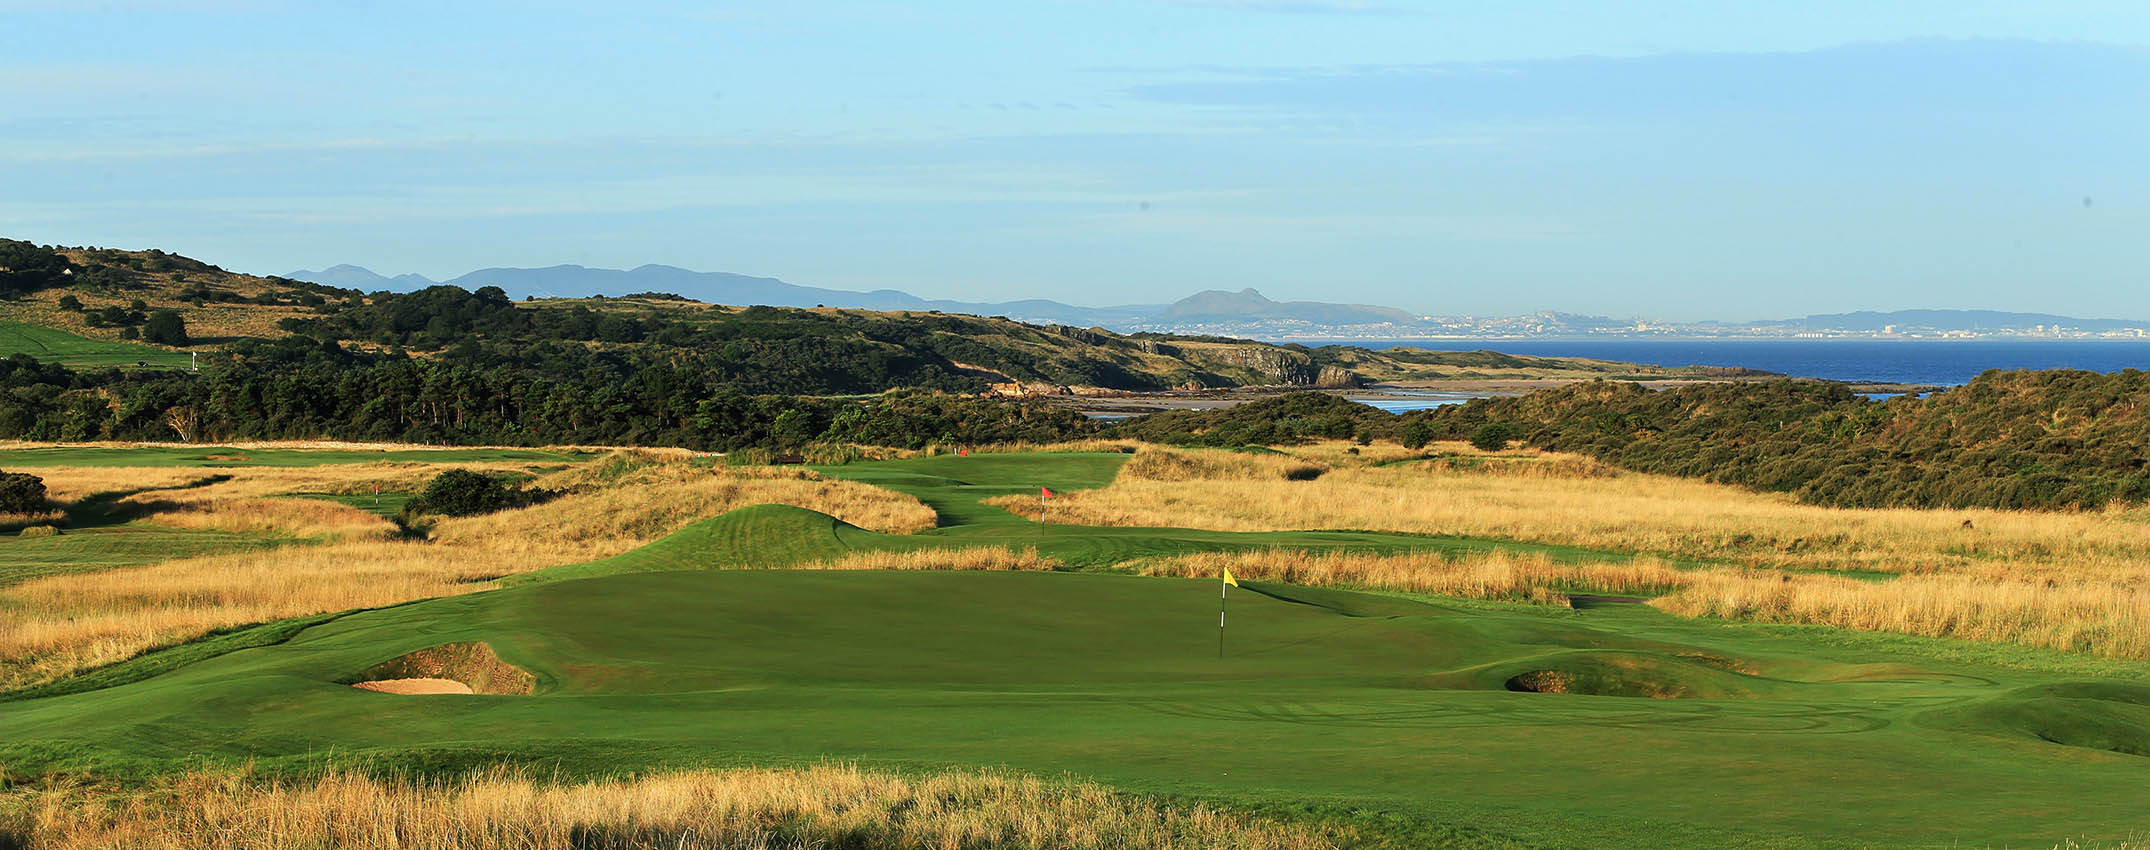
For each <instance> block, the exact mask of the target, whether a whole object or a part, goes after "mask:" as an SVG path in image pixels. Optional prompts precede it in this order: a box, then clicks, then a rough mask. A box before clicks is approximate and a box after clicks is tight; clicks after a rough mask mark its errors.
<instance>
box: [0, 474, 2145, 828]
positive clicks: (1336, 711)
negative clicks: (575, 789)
mask: <svg viewBox="0 0 2150 850" xmlns="http://www.w3.org/2000/svg"><path fill="white" fill-rule="evenodd" d="M1124 460H1125V456H1124V455H1109V454H1067V455H993V456H986V455H981V456H975V457H967V458H958V457H952V456H939V457H929V458H917V459H912V460H903V461H884V462H875V463H860V464H852V465H847V466H841V467H830V468H826V469H823V470H822V471H823V472H824V473H826V474H829V475H831V476H835V477H843V478H851V479H855V480H860V481H867V482H871V483H875V484H879V485H882V486H887V487H891V488H894V489H899V490H902V491H904V492H908V493H912V494H913V495H916V496H918V497H920V498H921V499H923V500H925V501H926V502H927V503H928V504H929V505H931V506H933V507H934V508H935V509H936V510H937V511H938V512H939V513H940V515H941V520H942V521H941V527H940V528H936V529H934V530H932V531H928V532H925V533H922V534H917V535H905V536H898V535H883V534H875V533H872V532H867V531H864V530H861V529H857V528H853V527H851V526H848V525H845V524H843V523H841V522H838V521H836V520H834V519H832V518H830V517H827V516H824V515H821V514H816V513H813V512H811V511H805V510H802V509H797V508H785V507H779V506H758V507H753V508H746V509H742V510H739V511H735V512H733V513H730V514H726V515H724V516H720V517H715V518H712V519H708V520H704V521H702V522H700V523H697V524H695V525H693V526H690V527H688V528H686V529H684V530H682V531H680V532H678V533H676V534H674V535H672V536H670V537H667V538H664V539H662V540H659V541H657V542H656V543H653V544H650V545H649V546H646V547H644V548H642V549H639V550H636V551H634V552H630V553H627V554H625V555H621V556H619V557H616V558H612V559H607V560H604V561H597V562H593V563H589V564H578V565H571V566H566V567H559V568H554V569H550V570H545V571H541V572H537V573H532V574H528V575H526V576H523V577H521V578H520V580H519V581H517V582H515V583H513V584H512V586H509V587H507V588H504V589H501V590H496V591H490V592H485V593H478V594H472V595H467V596H459V597H450V598H443V599H435V600H428V601H422V602H415V603H410V604H406V605H399V606H394V607H390V608H385V609H377V610H368V611H358V612H351V613H347V614H344V615H340V616H329V617H320V618H313V619H311V620H309V621H306V622H304V623H288V624H273V625H270V626H263V627H257V629H256V632H255V638H248V637H247V633H243V632H242V633H239V634H231V635H223V636H220V637H216V638H211V639H208V640H207V641H205V642H202V643H197V644H193V645H187V646H181V647H176V648H173V649H168V650H164V651H162V652H160V653H152V654H150V655H147V656H144V657H142V658H140V659H137V660H135V661H132V662H126V663H123V664H121V665H119V666H117V667H114V668H108V669H107V670H105V671H101V672H99V673H94V674H91V676H90V677H88V678H87V679H85V680H84V681H83V682H82V683H78V685H77V686H76V688H78V689H75V690H74V692H67V691H69V690H70V688H69V687H66V685H67V684H68V683H66V682H62V683H60V685H62V687H56V688H46V689H42V690H40V691H37V692H32V693H28V694H23V695H18V696H17V698H14V699H12V701H0V763H5V764H6V765H7V766H8V769H9V770H11V771H13V772H16V773H37V772H41V771H84V772H92V773H101V774H110V775H130V774H148V773H156V772H162V771H169V770H175V769H180V768H183V767H185V766H190V765H198V764H201V763H204V762H211V763H219V762H224V763H236V762H240V761H244V760H252V761H253V762H254V763H255V764H256V765H257V766H258V767H259V768H261V769H268V770H275V769H279V768H285V767H289V768H293V769H301V768H308V767H317V766H320V765H324V764H341V765H362V766H373V767H379V768H384V769H400V770H409V771H419V772H428V773H441V772H454V771H458V770H465V769H472V768H478V767H483V766H487V765H493V764H498V763H500V762H503V761H509V762H515V763H520V764H528V765H536V766H540V767H542V768H543V769H546V770H557V771H560V772H561V773H563V774H566V775H588V774H609V773H621V772H627V771H644V770H650V769H657V768H667V767H685V766H727V765H743V764H759V765H787V764H809V763H814V762H817V761H821V760H828V759H839V760H855V761H858V762H860V763H863V764H869V765H875V766H880V767H888V768H893V769H899V770H905V769H936V768H943V767H951V766H978V765H986V766H1006V767H1009V768H1012V769H1016V770H1020V771H1026V772H1032V773H1038V774H1042V775H1048V776H1056V775H1076V776H1080V777H1083V778H1086V779H1092V780H1096V781H1099V782H1102V783H1105V784H1108V785H1111V786H1114V787H1116V788H1119V789H1122V790H1125V791H1130V792H1142V793H1157V794H1166V795H1174V796H1182V797H1190V798H1199V799H1203V800H1210V801H1214V802H1217V803H1220V804H1224V805H1228V806H1235V807H1244V808H1248V809H1254V810H1259V811H1264V812H1269V813H1272V814H1279V815H1281V816H1304V817H1312V818H1323V819H1335V820H1340V821H1344V822H1349V823H1352V824H1355V825H1359V826H1360V827H1362V828H1364V829H1367V830H1371V831H1372V832H1373V833H1377V834H1386V835H1388V836H1390V838H1391V839H1392V841H1393V842H1394V843H1395V846H1457V847H1514V846H1529V847H1575V848H1581V847H1880V846H1887V847H2002V846H2040V847H2045V846H2053V845H2055V844H2058V843H2060V842H2062V841H2063V840H2064V839H2071V838H2072V839H2075V840H2079V841H2080V840H2085V839H2089V840H2114V839H2121V838H2125V837H2127V836H2129V835H2130V834H2140V833H2141V831H2142V830H2144V829H2145V828H2150V791H2146V790H2145V788H2146V787H2150V785H2146V783H2145V782H2144V780H2145V779H2146V778H2150V685H2146V684H2144V682H2143V678H2144V676H2145V673H2146V672H2150V671H2145V670H2143V669H2142V668H2141V665H2131V664H2126V663H2122V662H2105V661H2096V660H2091V659H2085V658H2082V657H2080V656H2064V655H2060V654H2057V653H2043V652H2038V651H2032V650H2015V649H2009V650H2007V651H2005V652H1984V651H1975V652H1967V651H1960V647H1961V646H1962V645H1961V644H1955V643H1951V642H1946V641H1935V640H1923V639H1912V638H1900V637H1891V636H1879V635H1863V634H1852V633H1845V632H1838V631H1834V630H1828V629H1820V628H1804V627H1773V626H1754V625H1740V624H1731V623H1722V622H1715V621H1703V620H1689V619H1681V618H1676V617H1673V616H1671V615H1668V614H1664V613H1662V612H1659V611H1657V610H1655V609H1652V608H1649V607H1646V606H1641V605H1629V604H1608V605H1598V606H1590V607H1584V608H1580V609H1575V610H1570V609H1566V608H1549V607H1545V606H1527V605H1519V604H1499V603H1485V602H1467V601H1459V600H1444V599H1437V598H1432V597H1408V596H1404V595H1399V594H1389V593H1360V592H1350V591H1342V590H1329V589H1314V588H1304V587H1295V586H1290V585H1280V584H1259V583H1255V582H1245V583H1244V584H1245V586H1244V587H1243V588H1241V589H1239V590H1235V591H1232V592H1231V596H1230V602H1229V605H1230V610H1229V619H1228V623H1229V625H1228V630H1227V631H1226V632H1225V635H1224V642H1223V650H1222V653H1221V656H1220V652H1219V643H1218V629H1217V613H1216V607H1217V604H1218V600H1217V594H1218V592H1219V583H1218V582H1217V581H1215V580H1190V579H1166V578H1144V577H1137V576H1130V575H1120V574H1114V573H1111V572H1109V571H1105V570H1069V571H1059V572H930V571H908V572H891V571H857V572H843V571H786V570H781V569H769V568H771V567H781V566H783V565H785V564H788V563H796V562H800V561H804V560H812V559H819V558H823V557H828V556H832V555H840V554H843V553H846V552H851V551H858V550H861V549H917V548H930V547H953V546H978V545H1009V546H1035V547H1037V548H1038V549H1039V551H1040V552H1041V553H1045V554H1048V555H1052V556H1054V557H1057V558H1060V559H1061V560H1062V561H1063V562H1064V563H1067V564H1069V565H1071V567H1106V566H1109V565H1111V564H1113V563H1117V562H1121V561H1124V560H1126V559H1128V558H1130V557H1135V556H1140V555H1150V554H1169V553H1173V552H1184V551H1196V550H1204V549H1225V548H1258V547H1272V546H1286V547H1292V548H1340V549H1355V550H1368V551H1403V550H1408V549H1428V548H1431V549H1444V550H1452V551H1454V550H1465V549H1472V548H1484V547H1492V546H1508V547H1514V548H1521V549H1529V550H1534V551H1549V552H1550V553H1551V554H1552V555H1553V556H1555V557H1560V558H1564V559H1574V560H1590V559H1594V558H1619V557H1621V556H1619V555H1614V554H1605V553H1592V552H1588V551H1584V550H1564V549H1553V548H1548V547H1534V546H1523V545H1521V544H1512V543H1501V542H1496V541H1484V540H1472V539H1465V538H1443V537H1429V536H1418V535H1401V534H1377V533H1367V532H1352V531H1332V532H1279V533H1270V534H1232V533H1223V532H1208V531H1196V530H1187V529H1143V528H1084V527H1075V526H1048V525H1039V524H1036V523H1032V522H1028V521H1025V520H1022V519H1020V518H1017V517H1015V516H1013V515H1011V514H1008V513H1007V512H1006V511H1003V510H1000V509H998V508H994V507H991V506H987V505H981V504H979V503H978V502H977V500H978V499H980V498H984V497H988V496H994V495H1001V494H1005V493H1013V492H1030V493H1035V492H1037V488H1038V487H1040V486H1049V487H1052V488H1053V489H1055V490H1063V489H1077V488H1082V487H1095V486H1100V485H1103V484H1105V483H1107V482H1108V481H1109V480H1110V479H1111V476H1112V475H1113V474H1114V472H1115V471H1116V470H1117V468H1118V465H1119V464H1120V463H1121V462H1123V461H1124ZM473 644H484V645H485V646H486V647H489V648H490V650H491V651H492V653H496V654H497V656H498V658H499V659H500V660H501V661H504V662H505V663H506V664H510V665H513V666H515V667H517V668H520V670H521V671H525V672H527V674H528V675H529V677H530V681H534V686H533V687H530V688H528V692H527V693H503V694H484V693H482V690H483V689H482V688H481V693H480V694H479V695H397V694H388V693H376V692H372V691H367V690H361V689H358V688H353V687H350V685H351V684H353V683H355V682H359V681H364V680H367V679H368V678H370V677H372V676H375V675H377V671H378V669H380V668H381V666H382V665H384V664H389V665H392V666H393V665H394V663H396V662H398V661H399V659H406V660H407V659H409V658H412V657H425V656H426V654H427V652H428V651H429V650H435V649H436V648H440V647H467V646H469V645H473ZM414 654H415V656H414ZM466 654H467V653H466ZM406 666H407V665H406ZM483 674H484V671H482V670H461V669H457V668H456V665H454V664H449V665H446V667H445V668H444V669H443V670H442V671H441V675H442V676H443V677H445V678H451V679H453V678H457V677H459V676H461V677H464V678H465V679H466V680H467V679H470V678H473V677H476V678H482V675H483ZM8 699H9V697H7V696H0V700H8Z"/></svg>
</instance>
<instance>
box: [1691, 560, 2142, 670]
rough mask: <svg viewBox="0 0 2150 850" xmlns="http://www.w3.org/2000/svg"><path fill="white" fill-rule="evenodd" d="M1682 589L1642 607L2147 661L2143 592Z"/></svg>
mask: <svg viewBox="0 0 2150 850" xmlns="http://www.w3.org/2000/svg"><path fill="white" fill-rule="evenodd" d="M1685 584H1686V586H1685V587H1683V588H1681V589H1680V590H1679V591H1677V592H1675V593H1672V594H1670V595H1667V596H1664V597H1660V598H1658V599H1655V600H1652V601H1651V604H1653V605H1655V606H1657V607H1658V608H1662V609H1664V610H1666V611H1670V612H1672V613H1675V614H1682V615H1685V616H1690V617H1719V618H1723V619H1727V620H1749V621H1755V622H1765V623H1814V624H1821V625H1829V626H1837V627H1840V628H1847V629H1860V630H1865V631H1882V632H1897V633H1901V634H1910V635H1921V636H1925V637H1941V638H1956V639H1961V640H1980V641H1995V642H2003V643H2017V644H2023V645H2026V646H2039V647H2045V648H2048V649H2058V650H2063V651H2069V652H2085V653H2092V654H2096V655H2105V656H2110V657H2115V658H2150V588H2143V587H2125V586H2117V585H2113V584H2107V583H2098V582H2082V583H2069V584H2063V583H2060V582H2058V581H2052V582H2047V581H2037V582H2024V581H2005V580H2004V581H1995V580H1991V579H1986V578H1977V577H1966V576H1954V575H1914V576H1904V577H1901V578H1897V579H1894V580H1891V581H1887V582H1868V581H1859V580H1856V579H1847V578H1842V577H1839V576H1828V575H1793V574H1789V573H1780V572H1769V571H1754V570H1744V571H1730V570H1710V571H1698V572H1694V573H1690V574H1689V575H1688V580H1687V581H1686V583H1685Z"/></svg>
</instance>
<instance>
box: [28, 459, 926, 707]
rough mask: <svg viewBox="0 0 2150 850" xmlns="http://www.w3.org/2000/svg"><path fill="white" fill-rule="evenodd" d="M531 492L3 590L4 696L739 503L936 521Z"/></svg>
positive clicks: (756, 487)
mask: <svg viewBox="0 0 2150 850" xmlns="http://www.w3.org/2000/svg"><path fill="white" fill-rule="evenodd" d="M539 483H540V484H545V485H551V486H555V487H559V488H562V489H565V490H568V491H569V492H568V493H567V494H566V495H564V496H561V497H560V498H557V499H554V500H552V501H550V502H546V503H544V504H541V505H536V506H533V507H528V508H521V509H517V510H512V511H503V512H501V513H497V514H491V515H487V516H478V517H465V518H456V519H443V520H441V521H440V522H439V523H438V524H437V525H436V526H435V527H434V529H433V533H432V537H431V539H429V540H400V539H399V540H388V539H349V540H343V541H339V542H331V543H325V544H322V545H317V546H301V547H288V548H284V549H278V550H273V551H256V552H243V553H233V554H224V555H210V556H204V557H197V558H185V559H180V560H174V561H167V562H164V563H160V564H154V565H150V566H146V567H135V568H127V569H116V570H107V571H102V572H92V573H78V574H72V575H63V576H53V577H49V578H42V579H34V580H30V581H26V582H22V583H19V584H16V585H12V586H9V587H6V588H0V690H9V689H15V688H22V687H28V686H31V685H35V684H38V683H40V682H45V681H50V680H52V679H55V678H59V677H61V676H65V675H68V674H70V673H74V672H78V671H80V670H83V669H87V668H90V667H95V666H99V665H103V664H108V663H111V662H114V661H119V660H122V659H125V658H128V657H131V656H133V655H136V654H138V653H140V652H142V651H143V650H146V649H149V648H152V647H156V646H160V645H165V644H169V643H173V642H177V641H183V640H187V639H191V638H194V637H198V636H200V635H202V634H205V633H207V632H209V631H213V630H215V629H220V628H228V627H232V626H239V625H245V624H248V623H258V622H265V621H269V620H279V619H284V618H289V617H301V616H306V615H309V614H319V613H326V612H331V611H344V610H350V609H354V608H371V607H377V606H381V605H391V604H395V603H400V602H408V601H411V600H414V599H424V598H428V597H434V596H448V595H454V594H460V593H470V592H473V591H479V590H489V589H491V588H493V587H495V586H496V585H495V584H494V583H493V582H492V581H491V580H492V579H496V578H499V577H502V576H507V575H512V574H515V573H522V572H529V571H532V570H537V569H543V568H545V567H551V566H558V565H560V564H570V563H577V562H581V561H588V560H594V559H597V558H602V557H608V556H611V555H616V554H619V553H621V552H624V551H627V550H628V549H632V548H634V547H636V546H639V545H642V544H643V543H647V542H649V541H651V540H654V539H656V538H658V537H662V536H664V535H665V534H668V533H670V532H672V531H675V530H677V529H678V528H680V527H681V526H684V525H686V524H687V523H689V522H693V521H694V520H697V519H700V518H703V517H708V516H714V515H717V514H720V513H723V512H725V511H728V510H731V509H733V508H739V507H745V506H747V505H755V504H765V503H780V504H789V505H796V506H799V507H804V508H809V509H812V510H817V511H821V512H823V513H828V514H831V515H833V516H836V517H838V518H840V519H842V520H844V521H846V522H849V523H851V524H853V525H858V526H861V527H864V528H871V529H875V530H878V531H889V532H906V531H914V530H919V529H924V528H930V527H932V525H933V521H934V515H933V510H932V509H931V508H928V507H926V506H925V505H924V504H923V503H920V502H919V501H918V500H916V499H913V498H911V497H909V496H905V495H902V494H899V493H895V492H893V491H889V490H883V489H880V488H877V487H872V486H870V485H865V484H859V483H855V482H845V481H826V480H821V479H819V478H818V477H815V476H812V475H811V474H810V473H806V472H804V471H803V470H790V469H784V470H763V469H753V468H732V467H716V468H710V467H705V466H698V465H691V464H685V463H672V462H650V463H640V462H635V461H633V460H632V459H629V460H628V461H622V462H619V463H615V464H612V465H611V466H610V467H609V468H595V467H593V468H592V469H579V468H577V469H570V470H567V471H565V472H561V473H557V474H556V475H554V476H550V477H547V478H541V479H540V480H539ZM270 501H275V500H270ZM287 501H291V502H294V503H301V504H303V503H305V500H297V499H294V500H287ZM336 507H341V506H336Z"/></svg>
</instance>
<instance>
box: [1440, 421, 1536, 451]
mask: <svg viewBox="0 0 2150 850" xmlns="http://www.w3.org/2000/svg"><path fill="white" fill-rule="evenodd" d="M1513 439H1515V426H1513V425H1509V424H1508V423H1506V422H1488V423H1486V424H1484V425H1480V426H1478V430H1476V431H1472V432H1471V448H1474V449H1477V450H1479V451H1482V452H1497V451H1500V450H1501V449H1505V448H1507V447H1508V441H1509V440H1513ZM1420 445H1424V444H1423V443H1421V444H1420Z"/></svg>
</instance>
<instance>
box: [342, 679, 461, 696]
mask: <svg viewBox="0 0 2150 850" xmlns="http://www.w3.org/2000/svg"><path fill="white" fill-rule="evenodd" d="M351 687H354V688H358V689H359V690H365V691H380V692H381V693H384V694H467V693H473V691H471V689H470V686H469V685H466V684H463V683H462V682H458V681H456V680H454V679H382V680H380V681H376V682H358V683H355V684H353V685H351Z"/></svg>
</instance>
